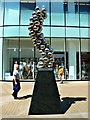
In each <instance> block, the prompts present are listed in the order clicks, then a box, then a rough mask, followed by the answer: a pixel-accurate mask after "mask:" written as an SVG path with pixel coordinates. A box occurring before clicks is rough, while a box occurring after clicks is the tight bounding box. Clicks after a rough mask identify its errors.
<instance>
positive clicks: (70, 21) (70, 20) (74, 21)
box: [66, 13, 79, 26]
mask: <svg viewBox="0 0 90 120" xmlns="http://www.w3.org/2000/svg"><path fill="white" fill-rule="evenodd" d="M66 25H67V26H79V14H76V13H67V14H66Z"/></svg>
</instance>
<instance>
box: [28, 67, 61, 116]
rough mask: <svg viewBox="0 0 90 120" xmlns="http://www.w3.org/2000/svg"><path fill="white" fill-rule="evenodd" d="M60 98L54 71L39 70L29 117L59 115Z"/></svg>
mask: <svg viewBox="0 0 90 120" xmlns="http://www.w3.org/2000/svg"><path fill="white" fill-rule="evenodd" d="M60 108H61V107H60V97H59V93H58V88H57V84H56V81H55V77H54V72H53V70H52V69H43V70H42V69H39V70H38V74H37V78H36V81H35V86H34V90H33V97H32V100H31V106H30V110H29V115H39V114H40V115H41V114H59V113H60V111H61V110H60Z"/></svg>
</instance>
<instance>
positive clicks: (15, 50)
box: [3, 38, 19, 80]
mask: <svg viewBox="0 0 90 120" xmlns="http://www.w3.org/2000/svg"><path fill="white" fill-rule="evenodd" d="M3 44H4V46H3V76H4V79H5V80H7V79H8V80H12V77H11V76H12V74H13V70H14V64H15V62H18V58H19V39H18V38H4V41H3Z"/></svg>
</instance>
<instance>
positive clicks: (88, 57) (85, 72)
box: [81, 39, 90, 80]
mask: <svg viewBox="0 0 90 120" xmlns="http://www.w3.org/2000/svg"><path fill="white" fill-rule="evenodd" d="M89 45H90V40H88V39H81V55H82V57H81V58H82V59H81V63H82V80H89V69H90V67H89V65H90V49H89V48H90V46H89Z"/></svg>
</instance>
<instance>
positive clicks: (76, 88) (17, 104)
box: [0, 81, 90, 118]
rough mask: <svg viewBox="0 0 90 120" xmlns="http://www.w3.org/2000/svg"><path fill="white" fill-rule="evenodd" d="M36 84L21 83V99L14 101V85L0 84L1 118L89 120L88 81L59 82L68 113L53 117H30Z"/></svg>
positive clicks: (60, 92)
mask: <svg viewBox="0 0 90 120" xmlns="http://www.w3.org/2000/svg"><path fill="white" fill-rule="evenodd" d="M34 83H35V82H21V87H22V89H21V90H20V92H19V94H18V96H19V97H20V98H21V99H20V100H14V99H13V97H12V95H11V94H12V83H11V82H0V88H2V89H0V96H1V97H0V101H1V102H0V110H1V111H0V112H1V115H2V116H1V118H88V86H89V84H90V83H89V82H88V81H75V82H72V81H65V82H64V84H60V83H59V82H57V86H58V90H59V94H60V99H61V100H62V102H63V104H64V107H65V108H66V111H65V113H64V114H53V115H28V112H29V108H30V102H31V98H32V93H33V88H34ZM24 97H25V98H26V99H23V98H24ZM65 105H66V106H65Z"/></svg>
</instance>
